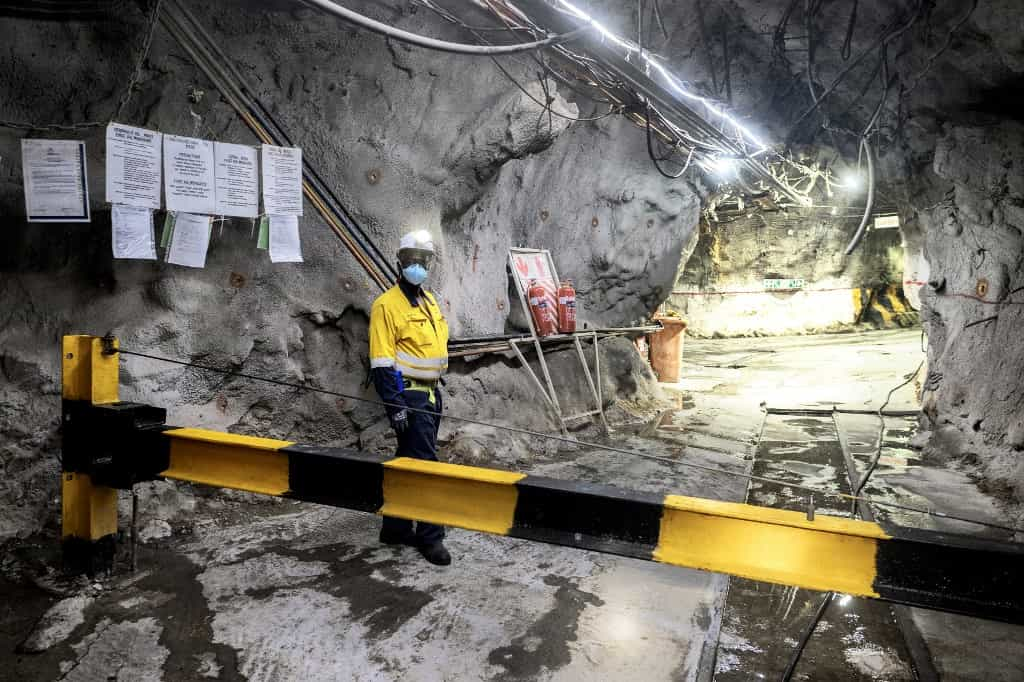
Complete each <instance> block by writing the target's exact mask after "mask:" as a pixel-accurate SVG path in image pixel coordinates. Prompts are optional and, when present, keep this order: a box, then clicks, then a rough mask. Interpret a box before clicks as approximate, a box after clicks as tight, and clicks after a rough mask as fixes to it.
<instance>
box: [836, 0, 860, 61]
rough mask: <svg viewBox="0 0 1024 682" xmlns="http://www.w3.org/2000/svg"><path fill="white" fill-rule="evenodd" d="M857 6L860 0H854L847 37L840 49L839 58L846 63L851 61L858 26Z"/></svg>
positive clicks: (847, 26) (847, 27)
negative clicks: (855, 31)
mask: <svg viewBox="0 0 1024 682" xmlns="http://www.w3.org/2000/svg"><path fill="white" fill-rule="evenodd" d="M857 4H858V0H853V7H852V8H851V9H850V20H849V22H847V24H846V36H845V37H844V38H843V46H842V47H841V48H840V49H839V56H840V57H842V58H843V61H844V62H845V61H847V60H849V59H850V53H851V45H852V43H853V29H854V27H855V26H856V25H857Z"/></svg>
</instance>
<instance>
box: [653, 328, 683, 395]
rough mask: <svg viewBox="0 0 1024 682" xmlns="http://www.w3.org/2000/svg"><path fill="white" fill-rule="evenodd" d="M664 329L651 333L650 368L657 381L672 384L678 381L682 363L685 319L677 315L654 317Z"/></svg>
mask: <svg viewBox="0 0 1024 682" xmlns="http://www.w3.org/2000/svg"><path fill="white" fill-rule="evenodd" d="M654 319H655V321H657V322H661V324H662V326H663V327H664V329H662V330H661V331H660V332H657V333H655V334H651V369H653V370H654V373H655V374H657V375H658V381H663V382H666V383H670V384H674V383H676V382H678V381H679V379H680V377H681V375H682V372H681V369H682V364H683V332H685V331H686V320H682V319H680V318H678V317H661V316H659V317H655V318H654Z"/></svg>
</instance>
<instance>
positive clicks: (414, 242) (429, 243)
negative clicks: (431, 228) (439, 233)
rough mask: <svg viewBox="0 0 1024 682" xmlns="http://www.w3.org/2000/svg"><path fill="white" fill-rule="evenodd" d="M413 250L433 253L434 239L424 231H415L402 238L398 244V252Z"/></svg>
mask: <svg viewBox="0 0 1024 682" xmlns="http://www.w3.org/2000/svg"><path fill="white" fill-rule="evenodd" d="M406 249H415V250H417V251H428V252H430V253H434V238H433V237H431V236H430V233H429V232H427V231H426V230H415V231H414V232H410V233H408V234H406V235H404V236H403V237H402V241H400V242H399V243H398V251H399V252H402V251H405V250H406Z"/></svg>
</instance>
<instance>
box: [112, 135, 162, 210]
mask: <svg viewBox="0 0 1024 682" xmlns="http://www.w3.org/2000/svg"><path fill="white" fill-rule="evenodd" d="M162 141H163V135H162V134H161V133H158V132H156V131H153V130H146V129H145V128H133V127H132V126H126V125H121V124H120V123H111V124H110V125H108V126H107V201H108V202H110V203H112V204H124V205H126V206H138V207H139V208H152V209H158V208H160V179H161V177H162V176H161V174H160V170H161V169H160V150H161V146H162Z"/></svg>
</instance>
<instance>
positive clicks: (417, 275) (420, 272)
mask: <svg viewBox="0 0 1024 682" xmlns="http://www.w3.org/2000/svg"><path fill="white" fill-rule="evenodd" d="M402 276H403V277H405V281H406V282H408V283H409V284H412V285H413V286H419V285H421V284H423V283H424V282H426V281H427V269H426V268H425V267H423V266H422V265H420V264H419V263H413V264H412V265H409V266H406V267H405V268H403V269H402Z"/></svg>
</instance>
